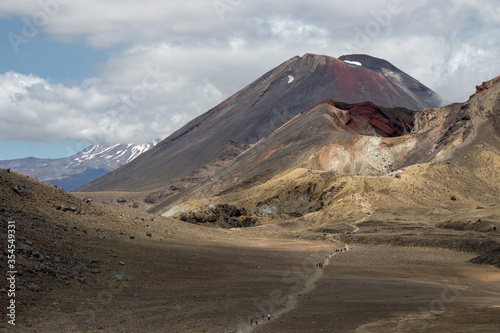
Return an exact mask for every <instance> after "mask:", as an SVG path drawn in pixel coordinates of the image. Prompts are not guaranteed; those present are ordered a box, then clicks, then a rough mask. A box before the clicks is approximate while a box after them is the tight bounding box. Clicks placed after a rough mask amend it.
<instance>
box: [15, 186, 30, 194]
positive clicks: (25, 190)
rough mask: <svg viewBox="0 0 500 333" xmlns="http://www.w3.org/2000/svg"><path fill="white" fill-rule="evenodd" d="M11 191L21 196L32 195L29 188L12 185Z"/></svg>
mask: <svg viewBox="0 0 500 333" xmlns="http://www.w3.org/2000/svg"><path fill="white" fill-rule="evenodd" d="M12 190H14V192H16V193H17V194H19V195H22V196H25V195H30V194H31V193H32V191H31V190H30V189H29V188H27V187H25V186H22V185H14V186H13V187H12Z"/></svg>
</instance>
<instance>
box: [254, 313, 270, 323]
mask: <svg viewBox="0 0 500 333" xmlns="http://www.w3.org/2000/svg"><path fill="white" fill-rule="evenodd" d="M262 320H264V312H262ZM267 321H271V314H270V313H269V314H268V315H267ZM255 325H257V326H259V320H258V319H255ZM250 326H253V318H250Z"/></svg>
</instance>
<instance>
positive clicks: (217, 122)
mask: <svg viewBox="0 0 500 333" xmlns="http://www.w3.org/2000/svg"><path fill="white" fill-rule="evenodd" d="M366 57H368V56H366ZM414 81H415V82H413V83H414V84H415V85H417V86H422V85H421V84H420V83H419V82H418V81H416V80H414ZM404 84H405V81H404V80H395V79H393V78H391V76H390V75H389V74H387V75H384V74H382V73H379V72H375V71H373V70H371V69H368V68H364V67H362V66H361V67H359V66H352V65H350V64H347V63H345V62H344V61H341V60H338V59H336V58H332V57H328V56H323V55H314V54H305V55H304V56H302V57H298V56H295V57H292V58H290V59H288V60H287V61H285V62H283V63H282V64H280V65H279V66H277V67H276V68H274V69H272V70H270V71H268V72H267V73H265V74H264V75H262V76H260V77H259V78H258V79H257V80H255V81H254V82H252V83H250V84H249V85H247V86H246V87H245V88H243V89H241V90H240V91H238V92H237V93H235V94H234V95H232V96H231V97H229V98H228V99H226V100H225V101H223V102H222V103H220V104H219V105H217V106H215V107H214V108H212V109H210V110H209V111H207V112H206V113H204V114H202V115H200V116H198V117H197V118H195V119H194V120H192V121H190V122H189V123H187V124H186V125H185V126H183V127H182V128H181V129H179V130H178V131H176V132H174V133H173V134H171V135H170V136H169V137H167V138H166V139H165V140H163V141H162V142H161V143H159V144H158V145H157V146H156V147H155V149H153V150H151V151H150V152H147V153H146V154H143V155H142V156H141V157H140V158H138V159H137V160H135V161H134V162H133V163H130V164H127V165H126V166H124V167H122V168H120V169H118V170H115V171H114V172H112V173H110V174H109V175H107V176H105V177H102V178H100V179H98V180H95V181H93V182H91V183H89V184H86V185H85V186H83V187H81V188H79V189H78V191H81V192H103V191H122V192H130V191H134V192H137V193H147V192H149V193H152V192H158V193H161V194H159V196H163V197H164V196H168V195H171V194H172V193H171V192H169V190H168V188H169V187H171V186H175V187H179V186H177V185H174V183H175V182H180V180H181V179H185V178H186V177H191V178H192V175H193V173H195V172H197V170H201V169H203V168H208V169H210V170H211V166H210V165H214V164H217V163H218V162H217V161H219V160H220V156H221V155H222V154H223V147H224V145H225V144H226V143H227V142H229V141H231V142H234V143H235V144H236V145H238V146H245V145H253V144H255V143H256V142H258V141H259V140H261V139H262V138H264V137H266V136H268V135H270V134H271V133H273V132H274V131H275V130H276V129H278V128H279V127H280V126H282V125H283V124H285V123H286V122H287V121H289V120H290V119H292V118H293V117H295V116H296V115H297V114H299V113H300V112H302V111H304V110H306V109H307V108H309V107H311V106H312V105H315V104H317V103H319V102H321V101H324V100H327V99H333V100H336V101H339V102H344V103H360V102H366V101H369V100H373V101H372V102H373V103H374V104H377V105H381V106H383V107H394V106H402V107H406V108H409V109H414V110H415V109H420V108H422V107H430V106H437V105H438V102H437V101H434V103H435V104H426V103H425V102H423V103H422V104H418V103H416V101H418V100H419V97H418V96H414V95H413V94H411V91H410V89H406V88H402V87H403V85H404ZM422 90H423V91H426V93H425V94H424V95H425V96H424V97H425V99H428V96H429V95H435V93H434V92H432V91H430V89H428V88H427V87H425V86H422ZM163 170H168V172H163ZM184 185H186V186H187V187H189V186H191V184H187V183H186V182H184Z"/></svg>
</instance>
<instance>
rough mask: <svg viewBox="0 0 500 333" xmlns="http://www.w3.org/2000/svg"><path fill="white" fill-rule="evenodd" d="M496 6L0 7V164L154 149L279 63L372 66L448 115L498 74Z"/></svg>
mask: <svg viewBox="0 0 500 333" xmlns="http://www.w3.org/2000/svg"><path fill="white" fill-rule="evenodd" d="M498 36H500V6H498V4H497V1H494V0H483V1H480V2H479V1H467V0H442V1H432V0H429V1H407V0H400V1H398V0H380V1H378V0H361V1H359V0H358V1H336V0H330V1H319V0H308V1H304V0H302V1H291V0H286V1H285V0H276V1H269V0H267V1H264V0H252V1H250V0H183V1H160V0H142V1H136V0H121V1H117V0H86V1H78V0H23V1H19V0H2V1H1V2H0V160H3V159H12V158H19V157H26V156H37V157H62V156H69V155H72V154H74V153H76V151H78V150H80V149H82V148H84V147H86V146H88V145H91V144H113V143H132V142H136V143H142V142H148V141H150V140H152V139H155V138H161V139H163V138H165V137H166V136H168V134H170V133H171V132H172V131H174V130H176V129H178V128H179V127H181V126H182V125H183V124H185V123H186V122H187V121H189V120H190V119H192V118H194V117H195V116H197V115H199V114H201V113H203V112H205V111H207V110H208V109H210V108H211V107H213V106H215V105H216V104H218V103H219V102H221V101H223V100H224V99H225V98H227V97H229V96H230V95H231V94H233V93H235V92H236V91H238V90H240V89H241V88H243V87H244V86H246V85H247V84H249V83H250V82H252V81H253V80H255V79H256V78H258V77H259V76H260V75H262V74H264V73H265V72H266V71H268V70H270V69H272V68H274V67H276V66H277V65H279V64H280V63H282V62H283V61H285V60H287V59H289V58H291V57H293V56H295V55H299V56H302V55H304V54H305V53H317V54H326V55H330V56H333V57H339V56H341V55H343V54H350V53H365V54H370V55H372V56H376V57H380V58H384V59H386V60H388V61H390V62H391V63H392V64H394V65H395V66H397V67H398V68H400V69H401V70H403V71H405V72H406V73H408V74H409V75H411V76H413V77H414V78H416V79H418V80H419V81H420V82H422V83H423V84H425V85H427V86H428V87H430V88H431V89H433V90H435V91H436V92H438V93H439V94H440V95H441V96H442V97H444V98H445V99H446V100H447V101H449V102H455V101H457V102H459V101H464V100H466V99H467V98H468V97H469V95H471V94H472V93H473V92H474V91H475V85H476V84H479V83H481V82H482V81H485V80H489V79H491V78H493V77H495V76H497V75H499V74H500V62H499V61H498V54H500V38H498Z"/></svg>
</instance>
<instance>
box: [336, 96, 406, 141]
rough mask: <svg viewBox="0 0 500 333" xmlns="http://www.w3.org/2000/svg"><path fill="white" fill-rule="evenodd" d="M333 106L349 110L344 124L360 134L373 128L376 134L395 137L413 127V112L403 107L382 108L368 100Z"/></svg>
mask: <svg viewBox="0 0 500 333" xmlns="http://www.w3.org/2000/svg"><path fill="white" fill-rule="evenodd" d="M333 106H335V107H336V108H339V109H341V110H346V111H349V116H350V119H349V121H348V122H347V123H346V124H345V125H346V126H347V127H349V128H350V129H352V130H353V131H355V132H357V133H360V134H369V133H370V132H372V131H373V130H375V133H376V134H377V135H380V136H384V137H395V136H402V135H404V134H407V133H409V132H410V131H411V129H412V128H413V114H414V112H413V111H410V110H406V109H403V108H398V109H388V108H382V107H380V106H377V105H375V104H373V103H370V102H364V103H358V104H344V103H335V104H334V105H333ZM369 125H370V126H369Z"/></svg>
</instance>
